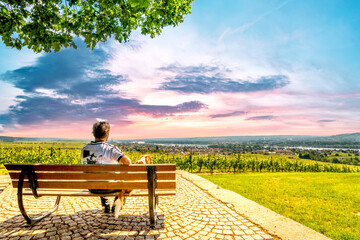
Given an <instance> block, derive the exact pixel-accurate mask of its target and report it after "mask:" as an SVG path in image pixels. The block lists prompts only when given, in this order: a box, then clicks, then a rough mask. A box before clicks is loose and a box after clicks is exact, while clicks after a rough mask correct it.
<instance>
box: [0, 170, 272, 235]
mask: <svg viewBox="0 0 360 240" xmlns="http://www.w3.org/2000/svg"><path fill="white" fill-rule="evenodd" d="M16 191H17V190H16V189H13V188H12V187H11V186H8V187H7V188H5V190H4V191H3V192H2V193H1V194H0V239H21V240H22V239H64V240H66V239H190V240H191V239H246V240H247V239H278V238H276V237H273V236H270V235H269V234H268V233H266V232H265V231H264V230H263V229H261V227H259V226H257V225H255V224H254V223H252V222H250V221H248V220H247V219H245V218H244V217H242V216H241V215H239V214H238V213H236V212H235V211H234V210H233V208H232V205H229V204H224V203H222V202H220V201H219V200H217V199H215V198H213V197H212V196H210V195H208V194H207V193H205V192H204V191H202V190H201V189H200V188H198V187H196V186H195V185H194V184H192V183H191V182H189V181H187V180H185V179H183V178H181V177H178V180H177V195H176V196H171V197H160V198H159V206H158V210H157V212H158V216H157V219H158V220H157V225H156V227H155V229H154V230H152V229H150V228H149V220H148V214H147V212H148V206H147V198H146V197H128V198H127V201H126V204H125V207H124V209H123V210H122V211H121V213H120V217H119V218H118V219H115V218H114V216H113V215H112V214H105V213H103V211H102V209H101V204H100V199H99V198H98V197H76V198H75V197H62V198H61V201H60V205H59V209H58V210H57V211H56V212H55V213H53V214H52V215H50V216H49V217H47V218H44V219H43V220H42V221H41V222H39V223H37V224H35V225H34V226H33V227H28V226H26V223H25V220H24V218H23V217H22V215H21V214H20V211H19V209H18V205H17V196H16ZM25 199H26V202H25V208H26V209H27V211H28V213H30V214H31V213H32V214H36V213H39V212H40V211H47V210H48V209H49V208H50V207H51V206H52V204H53V203H54V202H55V197H42V198H39V199H35V198H33V197H30V196H29V197H25Z"/></svg>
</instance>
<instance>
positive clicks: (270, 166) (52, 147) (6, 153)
mask: <svg viewBox="0 0 360 240" xmlns="http://www.w3.org/2000/svg"><path fill="white" fill-rule="evenodd" d="M83 145H84V143H82V142H52V143H51V142H31V141H29V142H11V143H7V142H0V164H3V163H54V164H80V152H81V148H82V147H83ZM119 147H120V148H121V149H123V150H124V152H125V153H126V155H128V156H129V157H130V158H131V159H132V161H133V162H135V161H136V160H137V159H139V157H140V156H141V155H143V154H151V156H152V158H153V161H154V163H176V164H177V167H178V168H179V169H182V170H187V171H189V172H197V173H201V172H210V173H219V172H224V173H243V172H360V168H359V167H357V166H351V165H343V164H334V163H327V162H318V161H313V160H307V159H300V158H299V157H298V156H297V155H286V154H284V155H272V154H268V153H267V154H259V153H234V152H227V151H220V150H214V149H200V150H198V149H196V148H195V149H188V148H186V147H185V148H183V149H181V150H182V151H179V149H176V148H172V149H170V150H169V149H167V150H166V151H164V150H162V149H159V148H157V147H155V148H153V147H152V146H145V147H144V146H142V147H141V148H140V147H133V146H121V145H120V146H119Z"/></svg>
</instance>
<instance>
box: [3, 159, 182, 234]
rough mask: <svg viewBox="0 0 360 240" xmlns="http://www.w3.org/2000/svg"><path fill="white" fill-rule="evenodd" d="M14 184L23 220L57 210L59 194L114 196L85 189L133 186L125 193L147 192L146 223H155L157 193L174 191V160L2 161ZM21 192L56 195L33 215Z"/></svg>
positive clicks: (140, 194)
mask: <svg viewBox="0 0 360 240" xmlns="http://www.w3.org/2000/svg"><path fill="white" fill-rule="evenodd" d="M5 167H6V169H7V170H8V171H9V175H10V177H11V180H12V185H13V187H14V188H17V189H18V193H17V195H18V205H19V208H20V211H21V214H22V215H23V216H24V218H25V219H26V222H27V223H28V224H29V225H30V226H32V225H34V224H35V223H36V222H38V221H40V220H41V219H43V218H44V217H47V216H49V215H50V214H51V213H53V212H54V211H56V210H57V208H58V206H59V202H60V197H61V196H72V197H74V196H79V197H80V196H81V197H94V196H115V195H117V193H111V194H93V193H90V192H89V191H88V189H137V190H136V191H135V192H133V193H131V194H130V195H129V194H125V196H148V199H149V215H150V226H151V227H154V226H155V224H156V206H157V203H158V197H159V196H168V195H175V194H176V165H175V164H149V165H144V164H134V165H130V166H125V165H119V164H115V165H62V164H57V165H49V164H5ZM23 195H33V196H34V197H35V198H39V197H42V196H57V199H56V201H55V205H54V207H53V208H52V209H50V210H49V211H48V212H46V213H44V214H42V215H41V216H40V217H37V218H30V217H29V215H28V214H27V213H26V211H25V208H24V203H23Z"/></svg>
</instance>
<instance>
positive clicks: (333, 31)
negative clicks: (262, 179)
mask: <svg viewBox="0 0 360 240" xmlns="http://www.w3.org/2000/svg"><path fill="white" fill-rule="evenodd" d="M359 10H360V2H359V1H335V0H330V1H307V0H302V1H300V0H289V1H280V0H267V1H264V0H261V1H260V0H254V1H245V0H244V1H235V0H234V1H230V0H226V1H221V0H196V1H194V3H193V6H192V14H191V15H188V16H186V17H185V21H184V23H182V24H180V25H179V26H178V27H175V28H173V27H168V28H165V29H164V31H163V33H162V34H161V35H160V36H157V37H156V38H154V39H151V38H149V37H144V36H141V35H140V34H139V33H138V32H134V34H133V35H132V37H131V40H130V42H128V43H126V44H120V43H117V42H115V41H113V40H109V41H108V42H107V43H105V44H100V45H99V46H98V48H97V49H96V51H94V52H92V51H90V50H88V49H85V48H84V47H82V46H81V44H80V49H79V50H77V51H75V50H72V49H64V50H61V51H60V52H59V53H51V54H34V53H32V52H31V51H30V50H27V49H23V50H21V51H18V50H15V49H10V48H7V47H5V46H4V44H2V43H1V44H0V56H1V57H0V84H1V88H0V99H1V104H0V131H1V133H0V134H1V135H9V136H39V135H40V136H42V137H69V138H71V137H73V133H74V129H77V136H76V138H90V137H91V135H90V134H89V133H90V130H89V129H90V127H89V126H91V123H92V122H94V121H96V118H102V119H107V120H109V121H110V122H111V123H112V125H113V128H112V129H113V130H112V134H113V138H125V139H129V138H143V137H196V136H226V135H227V136H228V135H270V134H309V135H331V134H339V133H350V132H358V131H360V124H359V120H360V111H359V110H360V80H359V76H360V70H359V67H358V66H360V58H359V57H358V56H359V54H360V30H359V26H360V15H359V14H358V13H359ZM39 125H40V126H41V130H40V131H39V130H38V129H39V128H37V126H39ZM35 127H36V129H37V130H36V131H35V130H34V129H35Z"/></svg>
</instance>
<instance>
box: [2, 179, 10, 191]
mask: <svg viewBox="0 0 360 240" xmlns="http://www.w3.org/2000/svg"><path fill="white" fill-rule="evenodd" d="M9 183H10V177H9V176H8V175H0V193H1V192H2V191H3V190H4V188H5V187H7V185H9Z"/></svg>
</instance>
